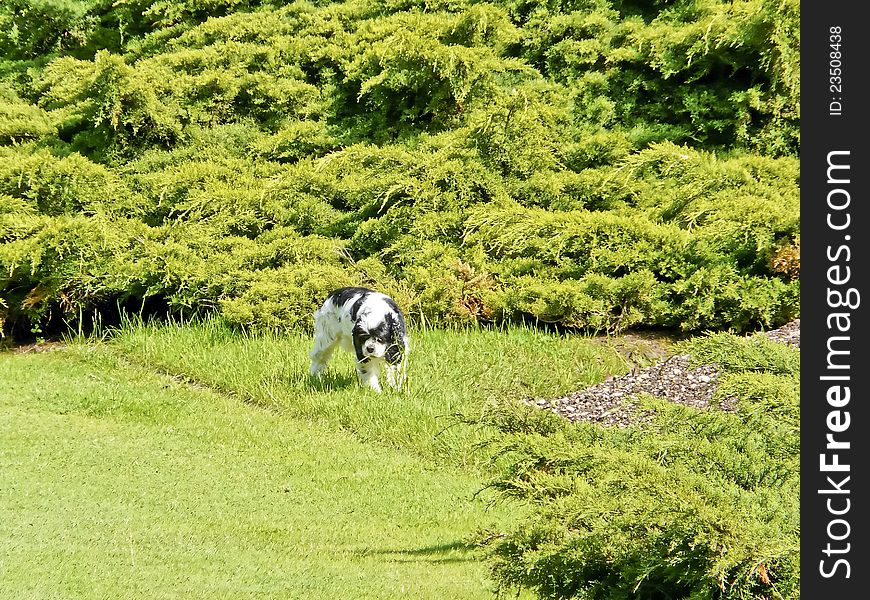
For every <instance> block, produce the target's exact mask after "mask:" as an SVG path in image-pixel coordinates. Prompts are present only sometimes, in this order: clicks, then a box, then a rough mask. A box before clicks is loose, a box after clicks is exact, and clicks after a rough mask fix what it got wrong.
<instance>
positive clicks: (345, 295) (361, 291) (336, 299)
mask: <svg viewBox="0 0 870 600" xmlns="http://www.w3.org/2000/svg"><path fill="white" fill-rule="evenodd" d="M371 293H372V290H370V289H368V288H364V287H344V288H339V289H337V290H335V291H333V292H331V293H330V294H329V295H328V296H327V297H326V298H327V300H332V303H333V304H335V305H336V306H344V304H345V303H346V302H347V301H348V300H350V299H351V298H353V297H354V296H359V297H358V298H357V299H356V301H355V302H354V303H353V306H351V307H350V318H351V319H353V320H354V321H356V317H357V315H358V314H359V309H360V308H361V307H362V305H363V302H365V299H366V297H367V296H368V295H369V294H371Z"/></svg>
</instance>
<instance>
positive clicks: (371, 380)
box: [356, 361, 381, 393]
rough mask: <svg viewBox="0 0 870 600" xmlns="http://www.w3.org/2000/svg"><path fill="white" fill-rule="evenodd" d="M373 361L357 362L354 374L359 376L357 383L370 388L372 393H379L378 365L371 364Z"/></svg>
mask: <svg viewBox="0 0 870 600" xmlns="http://www.w3.org/2000/svg"><path fill="white" fill-rule="evenodd" d="M372 362H373V361H366V362H358V363H357V364H356V372H357V375H359V382H360V383H361V384H362V385H364V386H368V387H370V388H372V389H373V390H374V391H376V392H378V393H380V392H381V383H380V381H378V365H376V364H372Z"/></svg>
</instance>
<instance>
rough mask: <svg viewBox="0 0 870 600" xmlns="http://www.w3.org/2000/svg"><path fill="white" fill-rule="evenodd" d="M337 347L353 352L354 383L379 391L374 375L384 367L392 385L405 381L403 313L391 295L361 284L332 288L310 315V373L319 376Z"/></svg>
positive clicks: (388, 380) (404, 382)
mask: <svg viewBox="0 0 870 600" xmlns="http://www.w3.org/2000/svg"><path fill="white" fill-rule="evenodd" d="M337 346H341V347H342V348H344V349H345V350H347V351H348V352H353V353H355V354H356V370H357V374H358V375H359V380H360V383H362V384H363V385H367V386H369V387H370V388H372V389H373V390H375V391H377V392H380V391H381V384H380V382H379V381H378V375H379V374H380V372H381V370H382V369H384V370H385V371H386V375H387V383H388V384H389V385H390V387H392V388H394V389H399V388H402V387H403V386H404V385H405V384H406V382H407V361H408V350H409V344H408V330H407V328H406V326H405V317H404V315H403V314H402V311H401V310H399V307H398V306H397V305H396V303H395V302H394V301H393V299H392V298H390V297H389V296H386V295H384V294H381V293H380V292H375V291H374V290H369V289H366V288H361V287H346V288H341V289H338V290H335V291H334V292H332V293H331V294H329V296H327V297H326V301H325V302H324V303H323V306H321V307H320V309H318V311H317V312H315V313H314V348H313V349H312V350H311V353H310V355H309V356H310V357H311V374H312V375H315V376H316V375H320V374H321V373H322V372H323V370H324V369H326V364H327V363H328V362H329V359H330V357H331V356H332V352H333V350H335V348H336V347H337Z"/></svg>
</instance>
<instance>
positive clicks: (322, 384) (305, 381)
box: [299, 371, 357, 392]
mask: <svg viewBox="0 0 870 600" xmlns="http://www.w3.org/2000/svg"><path fill="white" fill-rule="evenodd" d="M299 378H300V379H301V381H302V385H303V387H305V389H308V390H311V391H315V392H332V391H335V390H341V389H345V388H349V387H351V386H354V385H357V377H356V375H355V374H349V373H345V374H341V373H334V372H332V371H327V372H326V373H323V374H321V375H319V376H317V377H315V376H313V375H309V374H308V373H302V374H300V375H299Z"/></svg>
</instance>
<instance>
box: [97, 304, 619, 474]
mask: <svg viewBox="0 0 870 600" xmlns="http://www.w3.org/2000/svg"><path fill="white" fill-rule="evenodd" d="M411 344H412V349H411V354H410V361H409V362H410V364H409V370H408V373H409V381H410V383H411V385H410V393H408V394H402V393H395V392H388V393H385V394H376V393H374V392H370V391H368V390H363V389H362V388H360V387H359V385H358V384H357V383H356V375H355V371H354V366H353V364H354V363H353V357H352V355H350V354H349V353H345V352H340V351H338V352H336V354H335V356H334V358H333V361H332V362H331V363H330V366H329V369H328V370H327V372H326V376H325V377H324V379H323V380H322V381H316V380H312V379H311V378H310V377H309V376H308V366H309V359H308V351H309V350H310V347H311V338H310V337H309V336H305V335H301V334H300V335H295V336H293V335H291V336H277V337H273V336H255V337H250V336H241V335H238V334H236V333H234V332H233V331H232V330H230V329H228V328H226V327H224V326H222V325H221V324H220V323H219V322H215V321H210V322H205V323H192V324H188V325H183V326H177V327H165V326H142V327H130V328H128V329H127V330H126V331H125V333H124V334H123V335H120V336H118V337H117V338H116V340H115V341H114V342H113V346H114V347H115V348H117V349H119V350H120V351H122V352H123V353H124V355H125V356H127V357H129V358H130V360H133V361H136V362H139V363H141V364H143V365H147V366H148V367H149V368H152V369H157V370H160V371H162V372H165V373H171V374H173V375H177V376H181V377H184V378H187V379H190V380H193V381H196V382H198V383H200V384H205V385H207V386H209V387H212V388H215V389H218V390H221V391H224V392H230V393H233V394H236V395H238V396H239V397H240V398H242V399H244V400H245V401H248V402H251V403H254V404H256V405H259V406H264V407H268V408H273V409H277V410H280V411H281V412H282V413H283V414H287V415H290V416H294V417H302V418H305V419H311V420H315V421H325V422H327V423H332V424H338V425H340V426H341V427H342V428H345V429H347V430H349V431H352V432H353V433H354V434H356V435H357V436H358V437H359V438H360V439H362V440H365V441H369V442H374V443H377V444H381V445H387V446H391V447H396V448H403V449H407V450H410V451H412V452H414V453H416V454H418V455H420V456H422V457H426V458H429V459H433V460H436V461H448V462H450V463H451V464H453V465H475V464H479V463H482V462H486V460H487V458H486V457H485V456H484V455H483V454H480V453H475V452H473V448H474V447H475V445H476V444H478V443H480V442H482V441H485V440H486V439H488V438H489V436H490V434H491V433H490V432H488V431H485V430H482V429H475V428H470V427H467V426H459V425H458V423H457V420H456V418H455V415H457V414H463V415H468V416H471V417H474V416H475V415H479V414H480V412H481V410H482V409H483V408H484V406H485V405H486V404H487V403H489V402H502V401H504V399H505V398H508V397H519V396H538V395H548V394H550V395H553V394H558V393H562V392H567V391H570V390H574V389H577V388H578V387H583V386H585V385H589V384H590V383H594V382H597V381H601V380H603V379H604V378H605V377H606V376H607V375H608V374H612V373H616V372H624V371H626V370H627V366H626V363H625V361H624V360H623V359H622V358H621V357H620V356H619V354H618V353H617V352H616V351H614V350H613V349H612V348H610V347H609V346H607V345H604V344H602V343H600V341H594V340H592V339H590V338H585V337H579V336H572V337H564V336H558V335H553V334H548V333H544V332H540V331H535V330H532V329H529V328H507V329H503V330H485V329H465V330H459V331H448V330H443V329H426V330H424V331H415V332H412V339H411Z"/></svg>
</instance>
